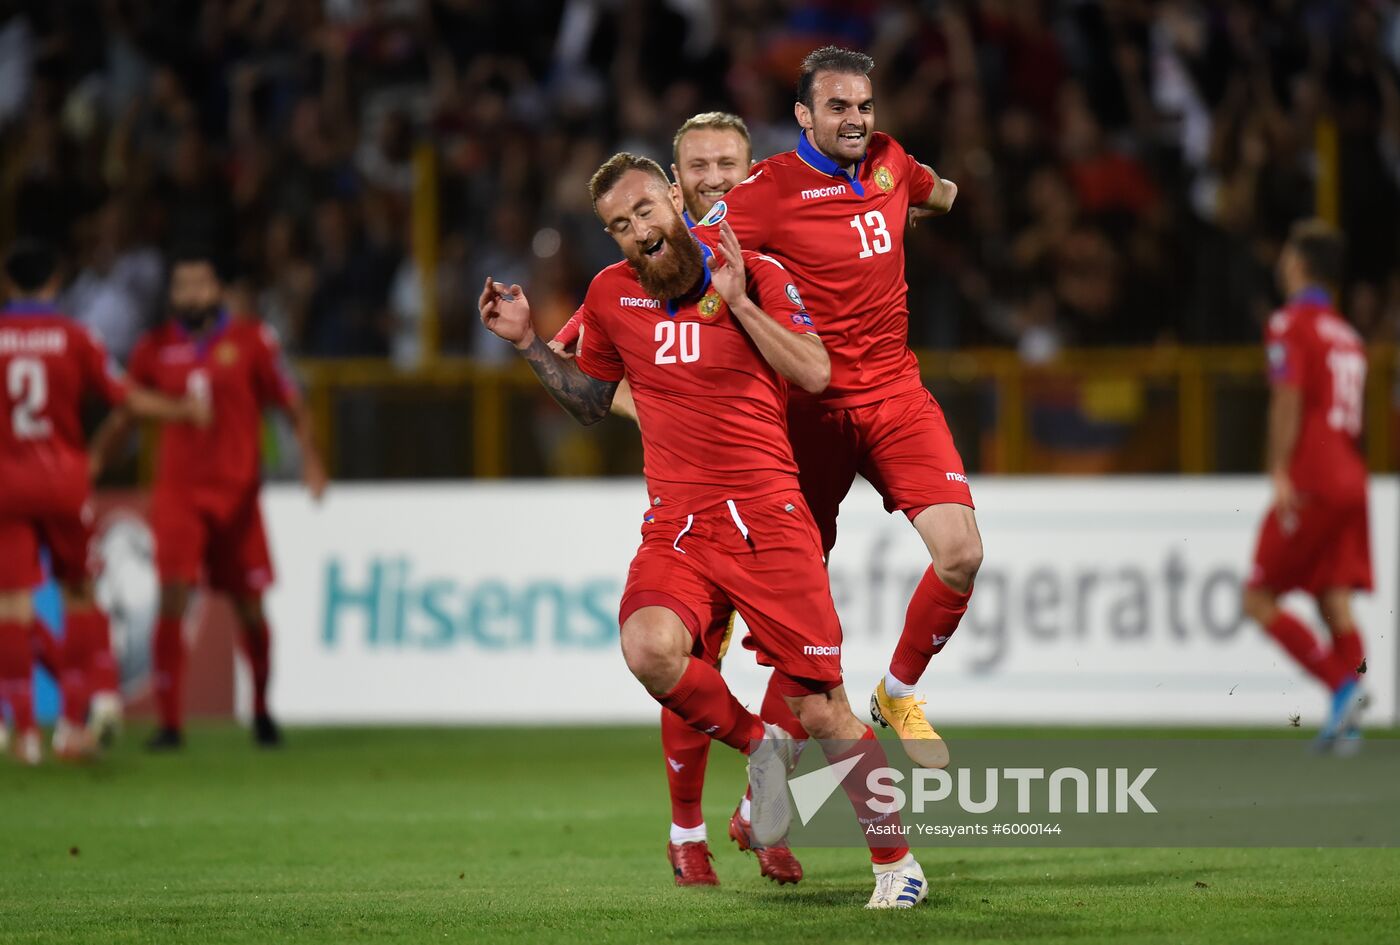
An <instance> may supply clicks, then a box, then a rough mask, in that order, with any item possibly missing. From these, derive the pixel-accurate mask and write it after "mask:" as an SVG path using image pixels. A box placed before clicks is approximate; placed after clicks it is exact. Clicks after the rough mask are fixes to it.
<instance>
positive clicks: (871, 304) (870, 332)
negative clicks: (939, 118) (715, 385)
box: [695, 132, 937, 407]
mask: <svg viewBox="0 0 1400 945" xmlns="http://www.w3.org/2000/svg"><path fill="white" fill-rule="evenodd" d="M936 183H937V180H936V178H935V177H934V176H933V175H932V174H930V173H929V172H928V170H927V169H926V168H925V167H924V166H923V165H922V164H920V163H919V162H918V161H916V160H914V159H913V158H912V157H910V156H909V155H908V154H907V153H906V152H905V150H904V149H903V148H902V147H900V146H899V143H898V142H896V141H895V140H894V139H893V138H891V137H890V136H889V135H887V134H881V133H879V132H876V133H875V134H872V135H871V136H870V146H869V148H868V149H867V150H866V154H865V158H864V159H863V160H862V161H861V162H860V164H858V165H857V166H856V170H855V175H854V176H848V175H847V174H846V173H845V172H844V171H842V170H840V169H839V168H838V167H837V166H836V164H835V162H834V161H832V160H831V159H830V158H828V157H827V156H826V155H824V154H822V153H821V152H820V151H818V150H817V149H816V148H815V147H813V146H812V145H811V143H810V142H808V140H807V136H806V135H805V134H804V135H803V136H802V137H801V139H800V141H799V143H798V146H797V150H795V151H787V152H784V153H783V154H777V155H774V156H773V157H770V158H768V159H767V160H765V161H760V162H758V163H757V164H755V165H754V167H753V174H752V175H751V176H750V177H749V178H748V179H747V180H745V181H744V182H743V183H742V184H740V185H738V186H737V187H735V188H734V189H733V190H731V191H729V193H727V194H725V195H724V199H723V200H720V201H719V202H718V203H716V204H715V205H714V206H713V207H711V208H710V212H709V213H707V214H706V215H705V217H704V219H702V220H701V221H700V222H699V223H698V224H697V225H696V229H695V235H696V236H698V237H699V238H701V239H702V240H705V241H706V242H709V243H717V242H718V241H719V227H718V224H719V222H720V221H721V220H728V221H729V225H730V226H731V227H733V228H734V233H735V235H736V236H738V238H739V243H740V245H741V246H743V247H744V248H745V249H750V250H757V251H759V252H762V253H766V254H768V255H770V256H774V257H776V258H777V259H779V260H781V261H782V262H783V264H784V265H785V266H787V268H788V269H789V270H791V271H793V272H795V273H796V274H797V275H798V277H799V281H798V285H799V287H800V288H801V290H802V294H803V296H804V297H805V298H806V300H807V304H808V305H809V306H810V307H811V308H810V310H811V312H812V314H813V316H814V317H815V318H816V320H817V322H818V324H819V325H820V326H821V336H822V341H823V342H825V343H826V350H827V353H828V354H829V355H830V356H831V385H830V386H829V387H827V389H826V391H825V392H824V393H822V395H821V400H822V402H823V403H824V404H826V405H827V406H830V407H854V406H859V405H861V404H867V403H872V402H874V401H878V400H883V399H885V398H887V397H892V396H894V395H896V394H901V393H905V392H906V391H910V390H916V389H918V388H920V387H922V386H923V382H922V381H921V380H920V377H919V362H918V359H916V358H915V357H914V352H912V351H910V350H909V300H908V294H909V286H908V284H907V283H906V282H905V281H904V227H905V220H906V219H907V215H908V210H909V207H910V206H911V205H912V204H920V203H923V202H924V201H925V200H927V199H928V196H929V194H930V193H932V191H933V188H934V185H935V184H936Z"/></svg>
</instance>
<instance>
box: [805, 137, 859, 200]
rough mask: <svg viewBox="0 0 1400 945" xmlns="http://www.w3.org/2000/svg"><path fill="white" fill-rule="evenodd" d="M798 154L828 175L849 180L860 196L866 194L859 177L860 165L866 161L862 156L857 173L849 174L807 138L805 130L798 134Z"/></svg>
mask: <svg viewBox="0 0 1400 945" xmlns="http://www.w3.org/2000/svg"><path fill="white" fill-rule="evenodd" d="M797 156H798V157H800V158H801V159H802V160H803V161H805V162H806V163H807V164H809V165H811V166H812V167H813V168H814V169H816V170H818V171H821V172H822V173H823V174H825V175H827V176H828V177H839V178H841V179H842V180H844V181H846V182H848V183H849V184H850V185H851V189H852V190H854V191H855V192H856V193H857V194H858V195H859V196H861V197H864V196H865V188H864V187H862V186H861V185H860V180H859V179H858V178H859V177H860V166H861V165H862V164H864V163H865V158H861V159H860V160H859V161H857V162H856V172H855V174H847V173H846V172H845V171H843V170H842V169H841V168H840V167H839V166H838V165H837V163H836V162H835V161H833V160H832V159H831V158H829V157H827V156H826V155H825V154H822V153H821V152H820V151H818V150H817V148H816V146H815V145H814V144H812V142H811V141H809V140H807V132H805V131H801V132H798V135H797Z"/></svg>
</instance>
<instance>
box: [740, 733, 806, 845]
mask: <svg viewBox="0 0 1400 945" xmlns="http://www.w3.org/2000/svg"><path fill="white" fill-rule="evenodd" d="M763 733H764V734H763V741H761V742H759V745H758V747H757V748H755V749H754V750H753V753H752V754H751V755H749V787H750V789H752V791H753V800H752V801H751V808H750V818H749V823H750V824H751V829H752V831H753V839H754V843H756V844H757V845H758V846H760V847H771V846H774V845H775V844H777V843H780V842H781V841H782V840H783V839H784V838H785V837H787V833H788V827H789V825H791V823H792V802H791V800H789V798H788V790H787V779H788V775H789V774H791V773H792V769H793V767H794V766H795V765H796V763H797V746H796V743H795V742H793V740H792V736H791V735H789V734H788V733H787V731H786V730H784V729H782V728H780V727H779V726H777V725H771V724H769V723H767V722H764V723H763Z"/></svg>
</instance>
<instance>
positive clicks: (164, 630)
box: [94, 251, 326, 750]
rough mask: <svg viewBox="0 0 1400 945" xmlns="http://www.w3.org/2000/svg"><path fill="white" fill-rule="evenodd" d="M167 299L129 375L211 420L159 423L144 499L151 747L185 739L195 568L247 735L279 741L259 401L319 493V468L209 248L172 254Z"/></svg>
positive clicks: (264, 348) (303, 424)
mask: <svg viewBox="0 0 1400 945" xmlns="http://www.w3.org/2000/svg"><path fill="white" fill-rule="evenodd" d="M170 306H171V310H172V317H171V318H170V320H169V321H167V322H166V323H165V324H164V325H162V326H160V327H159V328H157V329H155V330H154V331H151V332H150V333H148V334H147V335H146V336H145V337H143V338H142V339H141V341H140V342H139V343H138V344H137V346H136V349H135V350H134V351H133V352H132V356H131V364H130V371H131V376H132V378H133V379H134V380H136V381H137V382H139V383H142V384H146V385H149V386H150V387H152V388H154V389H156V390H159V391H163V392H166V393H170V394H184V393H186V392H188V393H189V394H190V395H191V396H193V397H196V398H199V399H202V400H205V401H207V402H208V404H209V406H210V409H211V411H212V413H213V422H212V423H211V424H210V426H209V427H208V428H207V429H200V428H197V427H195V426H192V425H190V424H167V425H166V426H165V428H164V429H163V430H162V432H161V438H160V447H159V456H158V460H157V468H156V477H155V486H154V489H153V494H152V499H151V527H152V530H153V531H154V532H155V539H156V568H157V570H158V571H159V573H160V582H161V590H160V617H159V620H158V621H157V623H156V631H155V639H154V643H153V661H152V662H153V671H154V677H155V695H156V708H157V711H158V713H159V716H160V728H159V729H158V730H157V731H156V733H155V734H154V735H153V736H152V738H151V740H150V742H149V743H148V746H149V747H150V748H152V749H155V750H161V749H172V748H178V747H180V746H181V745H182V744H183V735H182V733H181V732H182V721H183V715H182V706H181V694H182V687H181V682H182V678H183V673H184V639H183V634H182V625H183V621H184V615H185V611H186V609H187V607H188V604H189V599H190V592H191V590H192V588H193V587H194V586H195V584H196V583H197V582H198V581H199V580H201V577H202V578H203V580H204V581H205V582H206V583H207V585H208V586H209V587H210V588H211V589H213V590H216V591H222V592H224V593H226V594H228V595H229V597H230V598H231V599H232V601H233V605H234V609H235V611H236V612H237V614H238V622H239V625H240V629H241V631H242V633H241V635H240V636H241V640H242V645H243V650H244V652H245V654H246V655H247V657H248V663H249V667H250V669H251V675H252V679H253V715H254V718H253V733H254V737H255V739H256V741H257V743H258V744H259V745H263V746H274V745H277V744H279V743H280V741H281V734H280V732H279V731H278V729H277V725H276V724H275V723H274V722H273V720H272V716H271V714H270V713H269V711H268V705H267V685H268V677H269V673H270V649H271V642H270V638H269V632H268V626H267V618H266V616H265V615H264V612H263V602H262V596H263V591H265V590H266V589H267V588H268V587H269V586H270V585H271V584H272V579H273V573H272V559H271V556H270V555H269V553H268V549H267V538H266V535H265V534H264V530H263V521H262V511H261V509H260V507H259V502H258V493H259V490H260V487H261V466H260V456H259V443H260V439H261V437H260V432H261V428H262V412H263V410H264V409H265V408H267V407H276V408H278V409H280V410H281V411H282V412H284V413H285V414H286V415H287V416H288V417H289V418H290V420H291V422H292V425H293V427H294V429H295V431H296V436H297V441H298V443H299V445H300V447H301V454H302V475H303V479H304V480H305V482H306V485H307V487H308V488H309V489H310V490H311V495H312V497H313V498H317V499H319V498H320V496H321V493H322V492H323V491H324V489H325V486H326V474H325V471H324V469H323V467H322V465H321V460H320V457H319V455H318V454H317V452H316V449H315V447H314V445H313V443H312V438H311V423H310V419H309V417H308V416H307V413H306V410H305V408H304V406H303V405H302V402H301V397H300V395H299V394H298V393H297V390H296V388H295V386H294V385H293V384H292V382H291V380H290V379H289V378H288V377H287V375H286V373H285V372H284V370H283V369H282V365H281V361H280V355H279V353H278V345H277V341H276V339H275V338H274V337H273V335H272V332H271V331H270V330H269V329H267V328H265V327H263V326H262V325H260V324H258V323H257V322H255V321H252V320H250V319H246V318H241V317H235V316H232V315H230V314H229V312H228V310H227V309H226V308H225V307H224V287H223V283H222V281H221V280H220V277H219V271H218V268H217V266H216V263H215V260H214V257H213V255H212V254H209V253H204V252H199V251H195V252H190V253H188V254H186V255H184V256H181V257H179V258H177V259H176V260H175V261H174V264H173V266H172V269H171V275H170ZM129 426H130V420H129V417H127V416H126V415H124V414H121V413H118V414H114V416H113V418H112V419H111V421H110V423H109V425H108V426H106V427H104V429H103V430H102V431H101V432H100V433H99V441H98V443H96V444H95V445H94V457H95V463H96V464H97V465H98V466H99V467H100V465H101V462H102V459H103V457H104V456H106V455H107V453H108V450H109V449H111V448H112V445H113V444H114V443H116V442H119V441H121V440H122V439H124V437H125V433H126V432H127V430H128V429H129Z"/></svg>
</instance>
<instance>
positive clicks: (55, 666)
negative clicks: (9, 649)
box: [29, 620, 63, 681]
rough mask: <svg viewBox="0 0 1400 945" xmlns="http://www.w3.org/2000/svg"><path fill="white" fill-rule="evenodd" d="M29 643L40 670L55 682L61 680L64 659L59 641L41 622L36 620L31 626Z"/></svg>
mask: <svg viewBox="0 0 1400 945" xmlns="http://www.w3.org/2000/svg"><path fill="white" fill-rule="evenodd" d="M29 643H30V646H31V647H32V649H33V653H34V659H35V660H37V661H38V663H39V666H40V668H41V669H43V671H44V672H46V673H48V674H49V675H50V676H52V677H53V678H54V680H55V681H57V680H59V679H61V678H62V677H63V657H62V655H61V654H60V652H59V646H58V640H57V639H55V638H54V635H53V634H52V633H49V628H48V627H46V626H44V624H43V623H42V622H41V621H38V620H35V621H32V622H31V623H30V624H29Z"/></svg>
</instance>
